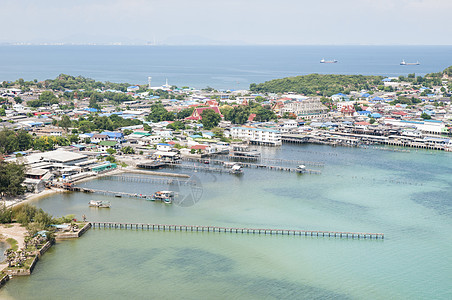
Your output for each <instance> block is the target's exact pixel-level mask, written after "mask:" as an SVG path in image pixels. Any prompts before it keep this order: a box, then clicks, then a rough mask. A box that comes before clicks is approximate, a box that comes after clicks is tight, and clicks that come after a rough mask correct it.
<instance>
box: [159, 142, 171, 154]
mask: <svg viewBox="0 0 452 300" xmlns="http://www.w3.org/2000/svg"><path fill="white" fill-rule="evenodd" d="M172 149H173V146H171V145H170V144H166V143H158V144H157V151H163V152H168V151H171V150H172Z"/></svg>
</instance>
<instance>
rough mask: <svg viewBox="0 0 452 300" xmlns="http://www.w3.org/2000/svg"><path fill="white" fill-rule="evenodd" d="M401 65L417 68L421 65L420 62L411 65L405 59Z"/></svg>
mask: <svg viewBox="0 0 452 300" xmlns="http://www.w3.org/2000/svg"><path fill="white" fill-rule="evenodd" d="M400 65H401V66H417V65H420V63H419V62H418V61H417V62H415V63H409V62H406V61H405V60H404V59H402V61H401V62H400Z"/></svg>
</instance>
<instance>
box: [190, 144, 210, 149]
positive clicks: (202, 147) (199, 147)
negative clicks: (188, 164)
mask: <svg viewBox="0 0 452 300" xmlns="http://www.w3.org/2000/svg"><path fill="white" fill-rule="evenodd" d="M207 147H209V146H207V145H194V146H191V147H190V149H194V150H206V149H207Z"/></svg>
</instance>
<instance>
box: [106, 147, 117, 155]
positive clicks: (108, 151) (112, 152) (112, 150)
mask: <svg viewBox="0 0 452 300" xmlns="http://www.w3.org/2000/svg"><path fill="white" fill-rule="evenodd" d="M107 153H108V154H110V155H113V154H115V153H116V150H115V149H113V148H108V149H107Z"/></svg>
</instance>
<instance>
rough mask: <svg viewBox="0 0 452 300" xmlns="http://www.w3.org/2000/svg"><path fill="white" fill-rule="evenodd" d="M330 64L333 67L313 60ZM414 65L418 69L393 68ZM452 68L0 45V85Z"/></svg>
mask: <svg viewBox="0 0 452 300" xmlns="http://www.w3.org/2000/svg"><path fill="white" fill-rule="evenodd" d="M322 58H325V59H326V60H330V59H336V60H338V63H336V64H321V63H320V60H321V59H322ZM402 59H404V60H405V61H406V62H416V61H419V62H420V65H418V66H401V65H400V62H401V61H402ZM450 65H452V46H0V81H4V80H16V79H18V78H24V79H25V80H33V79H37V80H44V79H51V78H55V77H56V76H58V75H59V74H61V73H64V74H70V75H74V76H78V75H82V76H85V77H90V78H94V79H96V80H101V81H111V82H128V83H130V84H147V81H148V77H149V76H150V77H152V85H153V86H160V85H162V84H164V83H165V81H166V79H168V82H169V84H172V85H177V86H190V87H194V88H205V87H207V86H211V87H214V88H217V89H246V88H248V87H249V85H250V84H251V83H261V82H264V81H267V80H271V79H276V78H283V77H288V76H297V75H305V74H310V73H320V74H362V75H382V76H399V75H407V74H409V73H416V74H417V75H425V74H426V73H431V72H439V71H442V70H444V69H445V68H446V67H448V66H450Z"/></svg>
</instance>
